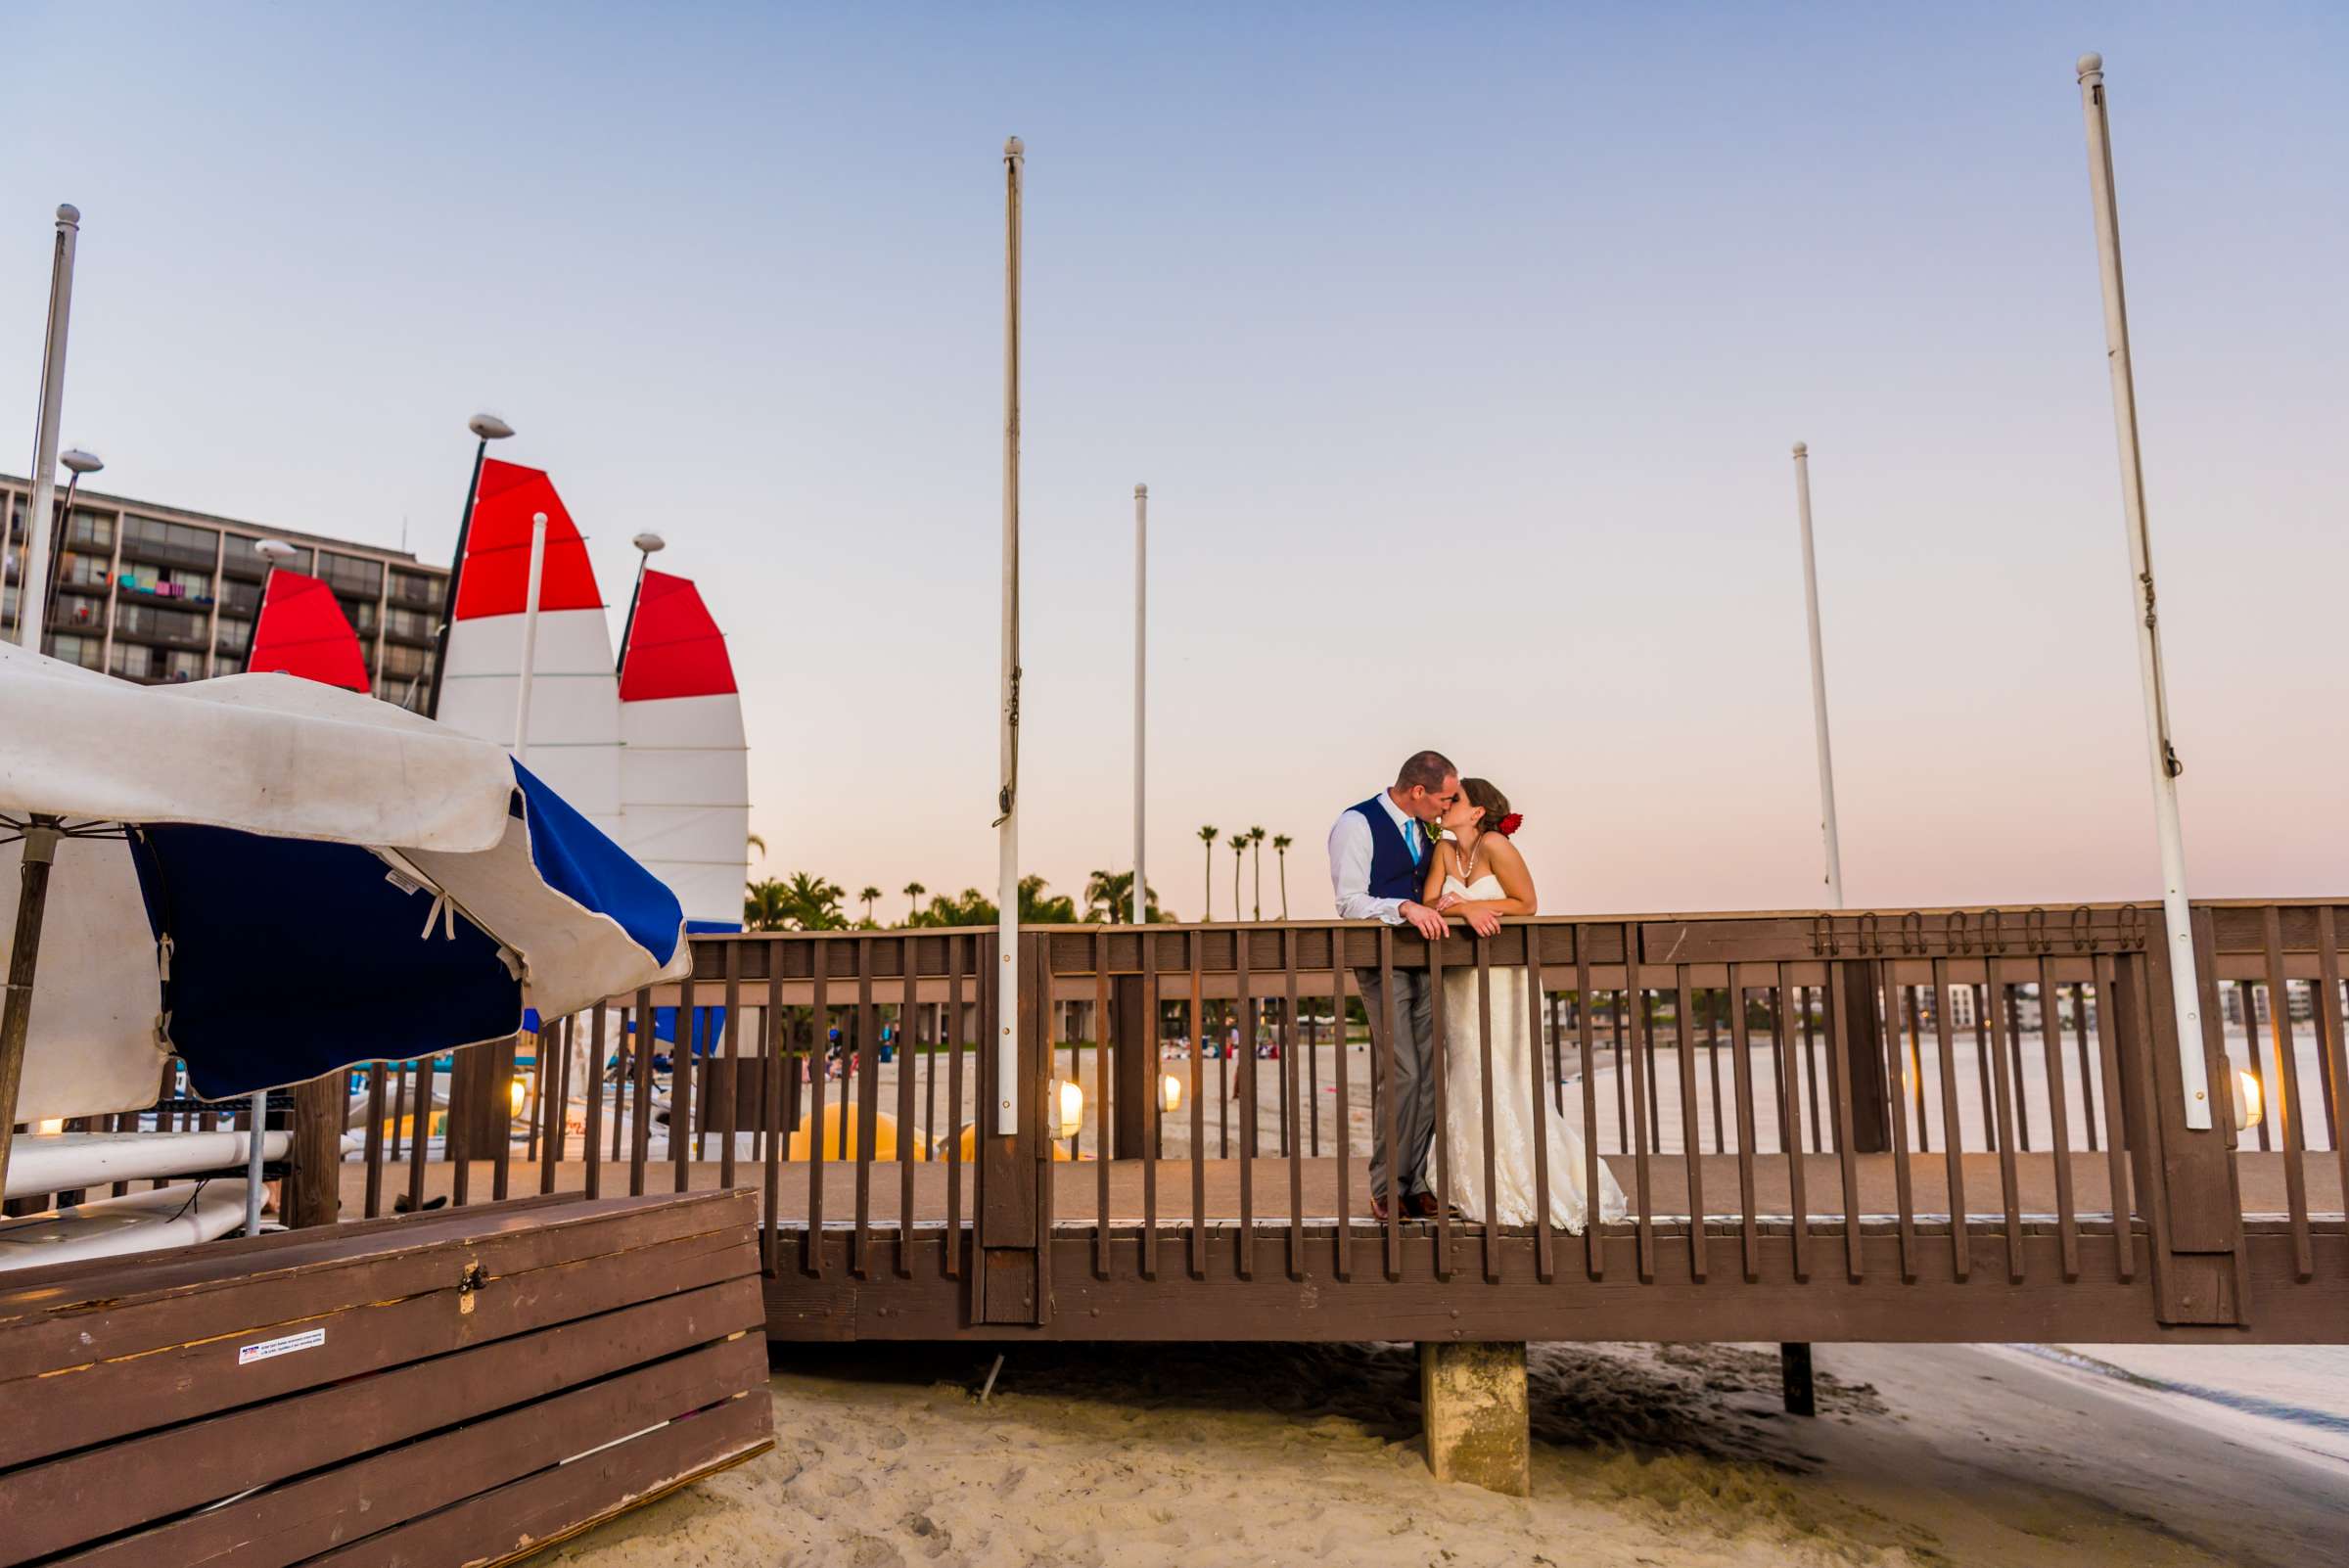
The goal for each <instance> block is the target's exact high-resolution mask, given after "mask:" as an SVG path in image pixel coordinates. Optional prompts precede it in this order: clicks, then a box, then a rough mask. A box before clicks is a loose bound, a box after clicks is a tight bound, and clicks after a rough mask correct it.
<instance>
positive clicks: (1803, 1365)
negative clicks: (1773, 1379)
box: [1778, 1345, 1819, 1415]
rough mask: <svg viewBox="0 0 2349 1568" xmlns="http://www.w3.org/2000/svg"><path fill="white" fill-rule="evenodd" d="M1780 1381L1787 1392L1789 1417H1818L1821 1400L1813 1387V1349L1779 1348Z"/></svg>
mask: <svg viewBox="0 0 2349 1568" xmlns="http://www.w3.org/2000/svg"><path fill="white" fill-rule="evenodd" d="M1778 1381H1779V1383H1780V1385H1781V1386H1782V1387H1783V1388H1784V1390H1785V1395H1786V1413H1787V1414H1788V1415H1817V1414H1818V1413H1819V1399H1818V1396H1817V1393H1816V1391H1815V1390H1814V1389H1813V1388H1812V1385H1811V1347H1810V1346H1808V1345H1780V1346H1779V1347H1778Z"/></svg>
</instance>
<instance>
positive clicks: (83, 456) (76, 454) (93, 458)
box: [57, 446, 106, 474]
mask: <svg viewBox="0 0 2349 1568" xmlns="http://www.w3.org/2000/svg"><path fill="white" fill-rule="evenodd" d="M57 460H58V461H59V462H61V463H63V464H65V465H66V467H68V468H69V469H71V470H72V471H73V472H74V473H76V474H95V473H97V472H98V471H99V470H100V469H102V468H104V467H106V461H105V459H103V458H101V457H100V456H99V455H98V454H97V453H96V452H85V451H83V450H82V449H81V448H80V447H78V446H76V447H74V448H73V449H72V450H70V451H66V452H60V453H58V454H57Z"/></svg>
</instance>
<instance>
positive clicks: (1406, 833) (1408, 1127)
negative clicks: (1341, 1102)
mask: <svg viewBox="0 0 2349 1568" xmlns="http://www.w3.org/2000/svg"><path fill="white" fill-rule="evenodd" d="M1459 798H1460V771H1459V769H1458V768H1456V767H1453V766H1452V765H1451V762H1450V761H1446V759H1445V757H1444V755H1443V754H1442V753H1441V752H1419V753H1417V754H1415V755H1414V756H1412V757H1411V759H1410V760H1409V761H1405V763H1404V764H1403V766H1402V768H1401V769H1399V770H1398V771H1397V772H1396V774H1395V783H1394V785H1393V786H1392V787H1391V788H1388V789H1384V790H1381V791H1379V792H1378V793H1377V794H1376V795H1373V796H1371V797H1370V799H1368V800H1366V801H1364V802H1363V803H1362V804H1361V805H1359V806H1353V807H1347V808H1346V809H1345V810H1344V811H1341V812H1339V813H1338V820H1337V822H1336V823H1335V824H1334V825H1333V826H1332V827H1331V828H1330V830H1329V881H1330V888H1331V890H1332V891H1333V892H1334V893H1335V894H1336V895H1337V900H1338V918H1339V919H1341V920H1384V921H1385V922H1386V923H1387V924H1388V925H1391V926H1402V925H1408V926H1411V927H1413V928H1414V929H1416V930H1417V931H1418V933H1419V935H1421V936H1422V937H1425V938H1426V939H1427V940H1428V941H1430V942H1434V941H1437V940H1439V939H1441V938H1442V937H1443V935H1444V917H1443V916H1442V915H1440V914H1438V913H1436V912H1435V910H1433V909H1430V908H1429V907H1428V906H1427V905H1426V904H1423V903H1421V902H1420V901H1419V892H1420V889H1421V887H1422V886H1423V885H1424V878H1425V876H1426V874H1427V857H1428V855H1430V854H1431V853H1434V851H1435V833H1434V830H1433V828H1432V826H1431V824H1433V823H1434V822H1435V820H1436V819H1437V818H1438V817H1440V816H1442V815H1443V814H1444V813H1445V811H1446V810H1448V809H1450V807H1451V805H1452V803H1453V802H1455V801H1457V800H1458V799H1459ZM1354 983H1355V984H1356V985H1357V986H1359V988H1360V989H1361V992H1362V1006H1363V1009H1364V1010H1365V1011H1366V1012H1367V1014H1368V1015H1369V1018H1370V1039H1371V1046H1372V1049H1373V1051H1374V1052H1376V1053H1377V1054H1376V1055H1374V1056H1373V1058H1372V1060H1373V1063H1374V1064H1375V1065H1374V1067H1373V1071H1376V1070H1377V1069H1378V1068H1379V1067H1383V1065H1384V1064H1385V1061H1386V1056H1385V1054H1384V1048H1385V1044H1386V1042H1387V1041H1388V1040H1389V1039H1392V1040H1393V1041H1394V1042H1395V1080H1396V1081H1395V1082H1394V1083H1393V1084H1388V1085H1387V1092H1388V1093H1389V1094H1391V1095H1393V1096H1394V1105H1395V1117H1394V1122H1395V1136H1396V1139H1397V1141H1398V1142H1399V1143H1400V1144H1401V1148H1400V1149H1390V1148H1388V1147H1387V1137H1386V1123H1387V1119H1386V1118H1385V1117H1383V1116H1382V1117H1380V1118H1378V1119H1377V1125H1376V1127H1375V1129H1374V1130H1373V1131H1372V1134H1371V1139H1372V1143H1371V1147H1372V1153H1371V1157H1370V1208H1371V1212H1372V1213H1374V1214H1375V1215H1377V1216H1378V1218H1379V1219H1381V1220H1384V1219H1386V1218H1387V1211H1388V1206H1389V1204H1390V1203H1394V1202H1400V1203H1401V1204H1402V1212H1403V1213H1404V1214H1405V1215H1406V1216H1408V1217H1410V1218H1413V1219H1422V1220H1425V1219H1433V1218H1434V1217H1435V1213H1436V1195H1435V1193H1433V1192H1432V1191H1430V1190H1429V1187H1428V1171H1427V1154H1428V1145H1429V1144H1430V1143H1431V1142H1433V1141H1434V1139H1435V1135H1436V1085H1435V1075H1434V1071H1433V1056H1434V1048H1433V1046H1432V1045H1431V1043H1430V1040H1429V1037H1430V1034H1431V1032H1432V1030H1433V1028H1434V1023H1435V994H1434V992H1433V991H1432V990H1431V989H1430V988H1429V986H1428V983H1427V971H1426V970H1424V969H1398V970H1396V971H1395V994H1394V995H1393V996H1386V995H1383V994H1382V993H1381V987H1380V985H1379V978H1378V971H1377V970H1375V969H1358V970H1356V971H1355V972H1354Z"/></svg>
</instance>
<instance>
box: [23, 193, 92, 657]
mask: <svg viewBox="0 0 2349 1568" xmlns="http://www.w3.org/2000/svg"><path fill="white" fill-rule="evenodd" d="M80 236H81V212H80V210H79V209H78V208H75V207H73V206H72V205H71V204H70V203H68V204H67V205H65V206H63V207H60V208H58V209H57V244H56V249H55V250H54V252H52V254H51V256H50V261H49V340H48V348H47V352H46V354H45V355H44V357H43V358H42V360H41V408H40V414H39V416H38V422H37V423H36V424H35V425H34V427H33V433H32V510H31V512H30V514H29V515H27V516H26V517H25V519H24V570H23V572H20V573H19V574H17V604H18V607H19V608H18V611H17V642H18V644H19V645H20V646H22V647H25V648H30V649H31V650H32V651H33V652H34V653H39V652H40V651H41V627H42V623H44V622H46V621H47V620H48V618H49V595H48V593H47V592H46V589H47V586H48V582H49V511H50V508H51V507H52V506H53V505H54V504H55V502H56V500H57V422H58V416H59V415H60V413H61V412H63V410H64V406H65V401H66V329H67V327H68V325H69V322H70V321H71V318H72V315H73V246H74V242H75V241H76V240H78V239H79V238H80Z"/></svg>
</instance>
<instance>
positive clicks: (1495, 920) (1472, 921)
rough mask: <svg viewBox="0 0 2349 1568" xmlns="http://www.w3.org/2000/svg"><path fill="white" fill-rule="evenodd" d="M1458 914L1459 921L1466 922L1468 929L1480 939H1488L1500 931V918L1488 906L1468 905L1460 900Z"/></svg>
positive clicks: (1465, 901) (1479, 904) (1481, 904)
mask: <svg viewBox="0 0 2349 1568" xmlns="http://www.w3.org/2000/svg"><path fill="white" fill-rule="evenodd" d="M1459 914H1460V918H1461V919H1463V920H1465V921H1467V922H1468V929H1469V930H1471V931H1473V932H1475V933H1476V934H1477V935H1478V936H1480V937H1490V936H1492V935H1493V934H1494V933H1495V932H1497V931H1498V930H1499V929H1500V916H1499V915H1498V914H1497V913H1496V912H1495V911H1494V909H1493V907H1492V905H1490V904H1484V903H1470V902H1468V901H1467V900H1466V899H1462V900H1460V906H1459Z"/></svg>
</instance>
